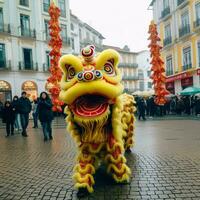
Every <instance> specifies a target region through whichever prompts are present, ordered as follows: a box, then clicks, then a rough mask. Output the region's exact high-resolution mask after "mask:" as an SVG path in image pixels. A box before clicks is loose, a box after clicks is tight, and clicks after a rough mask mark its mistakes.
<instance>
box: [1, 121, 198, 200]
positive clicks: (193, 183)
mask: <svg viewBox="0 0 200 200" xmlns="http://www.w3.org/2000/svg"><path fill="white" fill-rule="evenodd" d="M136 125H137V128H136V146H135V148H133V150H132V153H130V154H127V155H126V157H127V160H128V165H129V166H130V168H131V169H132V179H131V182H130V184H126V185H118V184H115V183H113V182H112V181H111V180H110V178H109V177H108V176H106V175H105V172H104V171H103V169H100V170H99V171H98V173H97V175H96V177H95V178H96V185H95V192H94V193H93V194H92V195H91V196H89V197H87V198H84V199H108V200H110V199H111V200H118V199H200V122H199V121H197V120H193V121H192V120H167V121H164V120H162V121H146V122H137V124H136ZM30 127H31V125H30ZM28 133H29V137H28V138H22V137H21V136H20V135H19V134H15V135H14V136H12V137H9V138H5V136H4V135H5V131H4V129H2V125H1V124H0V200H9V199H10V200H11V199H13V200H18V199H20V200H36V199H44V200H45V199H51V200H53V199H55V200H61V199H77V197H76V190H75V189H74V188H73V182H72V179H71V176H72V170H73V165H74V162H75V155H76V148H75V144H74V142H73V141H72V139H71V138H70V136H69V134H67V133H66V131H65V127H64V122H63V121H60V120H59V122H58V125H56V123H55V125H54V140H53V141H52V142H48V143H44V142H43V136H42V132H41V129H31V128H30V129H29V130H28Z"/></svg>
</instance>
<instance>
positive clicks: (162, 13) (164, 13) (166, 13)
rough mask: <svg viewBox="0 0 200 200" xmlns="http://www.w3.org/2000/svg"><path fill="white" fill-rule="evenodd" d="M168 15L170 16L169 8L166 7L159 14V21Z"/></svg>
mask: <svg viewBox="0 0 200 200" xmlns="http://www.w3.org/2000/svg"><path fill="white" fill-rule="evenodd" d="M169 14H170V7H167V8H165V9H164V10H163V11H162V12H161V19H162V18H164V17H166V16H167V15H169Z"/></svg>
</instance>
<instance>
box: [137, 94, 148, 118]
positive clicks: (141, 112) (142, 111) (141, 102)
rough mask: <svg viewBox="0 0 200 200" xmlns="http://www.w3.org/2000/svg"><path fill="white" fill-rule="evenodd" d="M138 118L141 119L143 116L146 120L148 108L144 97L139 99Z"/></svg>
mask: <svg viewBox="0 0 200 200" xmlns="http://www.w3.org/2000/svg"><path fill="white" fill-rule="evenodd" d="M137 106H138V112H139V115H138V119H139V120H140V118H141V117H142V119H143V120H146V118H145V109H146V103H145V100H144V98H140V100H139V101H138V105H137Z"/></svg>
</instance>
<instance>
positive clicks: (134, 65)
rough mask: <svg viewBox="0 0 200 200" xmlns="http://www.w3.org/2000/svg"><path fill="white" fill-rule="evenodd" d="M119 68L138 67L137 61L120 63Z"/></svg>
mask: <svg viewBox="0 0 200 200" xmlns="http://www.w3.org/2000/svg"><path fill="white" fill-rule="evenodd" d="M118 67H119V68H138V64H137V63H119V65H118Z"/></svg>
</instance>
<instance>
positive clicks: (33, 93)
mask: <svg viewBox="0 0 200 200" xmlns="http://www.w3.org/2000/svg"><path fill="white" fill-rule="evenodd" d="M22 91H25V92H26V93H27V96H28V98H29V99H30V100H31V101H32V100H34V99H36V98H37V97H38V89H37V85H36V83H35V82H33V81H25V82H24V83H23V84H22Z"/></svg>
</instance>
